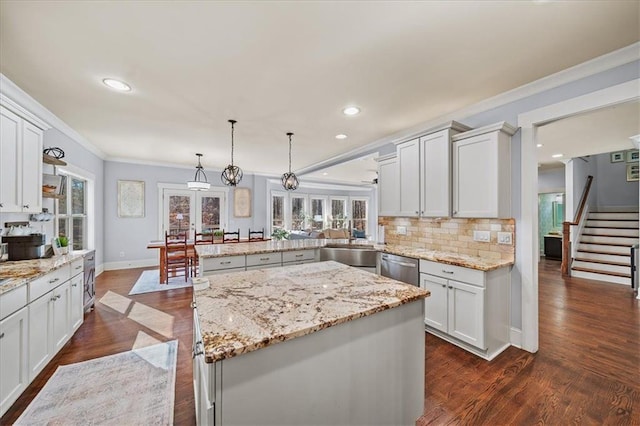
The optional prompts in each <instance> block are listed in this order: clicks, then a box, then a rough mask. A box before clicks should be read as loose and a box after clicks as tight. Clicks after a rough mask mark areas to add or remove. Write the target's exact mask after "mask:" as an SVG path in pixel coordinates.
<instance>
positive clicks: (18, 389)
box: [0, 293, 29, 416]
mask: <svg viewBox="0 0 640 426" xmlns="http://www.w3.org/2000/svg"><path fill="white" fill-rule="evenodd" d="M25 294H26V293H25ZM0 297H2V296H0ZM25 302H26V300H25ZM27 311H28V310H27V308H26V307H24V305H23V307H22V308H21V309H20V310H18V311H17V312H15V313H13V314H12V315H10V316H8V317H6V318H4V319H3V320H1V321H0V378H2V379H1V380H0V416H1V415H2V414H3V413H5V412H6V411H7V409H8V408H9V407H10V406H11V404H13V403H14V401H15V400H16V399H18V397H19V396H20V394H21V393H22V392H23V391H24V390H25V389H26V388H27V385H28V384H29V374H28V370H27V369H28V367H27V360H28V359H27V323H28V321H29V318H28V312H27Z"/></svg>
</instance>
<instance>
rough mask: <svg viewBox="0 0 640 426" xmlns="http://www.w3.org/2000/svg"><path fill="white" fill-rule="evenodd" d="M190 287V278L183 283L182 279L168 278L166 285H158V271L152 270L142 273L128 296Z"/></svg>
mask: <svg viewBox="0 0 640 426" xmlns="http://www.w3.org/2000/svg"><path fill="white" fill-rule="evenodd" d="M184 287H191V278H187V281H186V282H185V281H184V277H183V276H182V277H170V278H169V283H168V284H160V271H159V270H158V269H153V270H151V271H142V274H140V277H139V278H138V281H136V283H135V284H134V285H133V288H131V291H130V292H129V296H131V295H133V294H142V293H151V292H153V291H166V290H173V289H176V288H184Z"/></svg>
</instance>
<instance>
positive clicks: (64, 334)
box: [51, 281, 71, 354]
mask: <svg viewBox="0 0 640 426" xmlns="http://www.w3.org/2000/svg"><path fill="white" fill-rule="evenodd" d="M70 288H71V285H70V282H69V281H67V282H66V283H64V284H62V285H60V286H58V287H57V288H56V289H55V290H53V291H52V292H51V293H52V294H53V297H55V301H54V302H53V309H52V312H51V325H52V328H51V333H52V335H51V337H52V341H53V349H52V350H53V353H54V354H55V353H57V352H58V351H59V350H60V348H62V346H64V344H65V343H67V340H69V336H70V335H71V333H70V331H71V328H70V324H71V316H70V306H69V305H70V302H71V294H70V293H71V291H70Z"/></svg>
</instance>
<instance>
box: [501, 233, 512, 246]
mask: <svg viewBox="0 0 640 426" xmlns="http://www.w3.org/2000/svg"><path fill="white" fill-rule="evenodd" d="M498 244H513V233H511V232H498Z"/></svg>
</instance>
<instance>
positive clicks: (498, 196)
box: [453, 122, 517, 218]
mask: <svg viewBox="0 0 640 426" xmlns="http://www.w3.org/2000/svg"><path fill="white" fill-rule="evenodd" d="M516 130H517V129H516V128H514V127H512V126H510V125H509V124H507V123H505V122H501V123H498V124H494V125H491V126H486V127H483V128H480V129H475V130H472V131H469V132H465V133H461V134H458V135H456V136H454V137H453V141H454V142H453V217H474V218H475V217H482V218H509V217H511V136H512V135H513V134H514V133H515V132H516Z"/></svg>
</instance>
